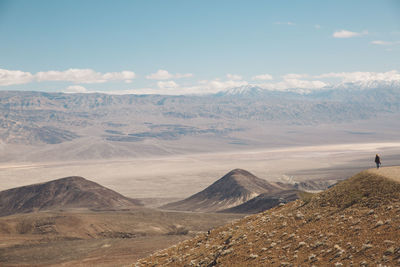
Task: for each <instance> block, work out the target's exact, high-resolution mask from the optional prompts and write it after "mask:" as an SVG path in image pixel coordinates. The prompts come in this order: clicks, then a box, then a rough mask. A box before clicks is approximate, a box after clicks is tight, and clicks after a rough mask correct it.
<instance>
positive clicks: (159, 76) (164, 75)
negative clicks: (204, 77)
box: [146, 70, 193, 80]
mask: <svg viewBox="0 0 400 267" xmlns="http://www.w3.org/2000/svg"><path fill="white" fill-rule="evenodd" d="M192 76H193V74H192V73H184V74H182V73H176V74H171V73H169V72H168V71H166V70H158V71H157V72H156V73H152V74H150V75H147V76H146V79H149V80H169V79H173V78H175V79H180V78H190V77H192Z"/></svg>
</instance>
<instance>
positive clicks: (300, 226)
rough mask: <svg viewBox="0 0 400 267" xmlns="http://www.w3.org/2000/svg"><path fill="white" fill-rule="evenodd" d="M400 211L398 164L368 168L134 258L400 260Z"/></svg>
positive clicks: (296, 262) (176, 262)
mask: <svg viewBox="0 0 400 267" xmlns="http://www.w3.org/2000/svg"><path fill="white" fill-rule="evenodd" d="M399 214H400V167H386V168H381V169H379V170H376V169H371V170H367V171H363V172H361V173H359V174H357V175H355V176H353V177H352V178H349V179H348V180H345V181H343V182H340V183H338V184H337V185H335V186H333V187H332V188H330V189H328V190H326V191H324V192H321V193H318V194H314V195H312V196H307V197H305V198H303V199H299V200H296V201H293V202H290V203H288V204H286V205H283V206H278V207H275V208H273V209H270V210H267V211H265V212H262V213H259V214H255V215H251V216H247V217H245V218H243V219H241V220H239V221H237V222H234V223H231V224H227V225H225V226H223V227H219V228H217V229H214V230H212V231H210V233H202V234H199V235H198V236H197V237H195V238H193V239H192V240H188V241H185V242H182V243H180V244H177V245H175V246H173V247H171V248H169V249H166V250H161V251H159V252H157V253H155V254H154V255H152V256H150V257H148V258H145V259H143V260H141V261H138V262H137V263H136V265H135V266H138V267H144V266H154V264H156V263H157V264H158V266H174V267H179V266H189V265H191V266H277V267H278V266H400V230H399V225H400V216H399Z"/></svg>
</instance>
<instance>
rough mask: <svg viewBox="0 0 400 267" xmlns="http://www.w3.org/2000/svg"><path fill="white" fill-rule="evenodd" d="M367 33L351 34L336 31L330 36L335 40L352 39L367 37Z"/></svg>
mask: <svg viewBox="0 0 400 267" xmlns="http://www.w3.org/2000/svg"><path fill="white" fill-rule="evenodd" d="M367 34H368V31H362V32H351V31H347V30H340V31H336V32H334V33H333V34H332V36H333V37H335V38H352V37H357V36H362V35H367Z"/></svg>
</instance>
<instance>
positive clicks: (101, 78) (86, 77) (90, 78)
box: [35, 69, 136, 83]
mask: <svg viewBox="0 0 400 267" xmlns="http://www.w3.org/2000/svg"><path fill="white" fill-rule="evenodd" d="M135 76H136V75H135V73H134V72H132V71H122V72H107V73H104V74H103V73H100V72H95V71H94V70H92V69H68V70H66V71H54V70H52V71H45V72H38V73H36V75H35V78H36V79H37V81H39V82H42V81H68V82H74V83H105V82H109V81H118V80H122V81H128V82H129V81H131V80H132V79H134V78H135Z"/></svg>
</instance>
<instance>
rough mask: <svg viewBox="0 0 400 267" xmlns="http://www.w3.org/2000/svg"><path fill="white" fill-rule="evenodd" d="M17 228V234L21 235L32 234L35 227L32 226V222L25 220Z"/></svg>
mask: <svg viewBox="0 0 400 267" xmlns="http://www.w3.org/2000/svg"><path fill="white" fill-rule="evenodd" d="M15 228H16V230H17V233H19V234H27V233H30V232H32V229H33V225H32V222H29V221H27V220H23V221H21V222H19V223H18V224H17V225H16V227H15Z"/></svg>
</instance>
